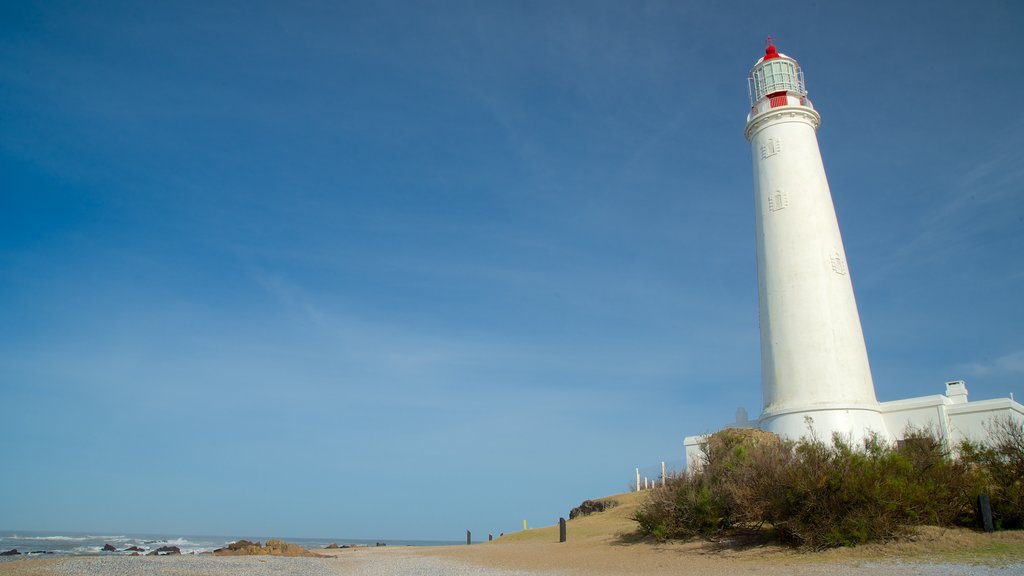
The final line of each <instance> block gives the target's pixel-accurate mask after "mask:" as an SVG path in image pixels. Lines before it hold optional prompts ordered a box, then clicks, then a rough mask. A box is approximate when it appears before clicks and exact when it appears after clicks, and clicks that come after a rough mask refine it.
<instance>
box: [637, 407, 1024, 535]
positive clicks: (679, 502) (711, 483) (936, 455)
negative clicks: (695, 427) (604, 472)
mask: <svg viewBox="0 0 1024 576" xmlns="http://www.w3.org/2000/svg"><path fill="white" fill-rule="evenodd" d="M1006 430H1007V431H1006V432H1005V434H1004V439H1003V441H1002V442H1001V443H998V444H997V445H996V447H992V448H985V447H980V446H975V445H969V446H967V447H965V448H964V449H963V452H964V453H965V454H969V455H970V458H961V459H956V458H954V457H952V455H951V454H950V453H949V451H948V450H947V449H946V445H945V443H944V442H943V441H942V440H941V439H939V438H938V437H937V435H936V434H934V433H932V432H930V431H925V430H917V431H908V432H907V434H906V435H905V438H904V440H902V441H901V442H900V443H898V444H897V445H890V444H888V443H886V442H883V441H880V440H879V439H877V438H869V439H868V440H867V441H866V442H865V443H864V445H863V446H853V445H852V444H851V443H850V442H849V441H848V440H846V439H844V438H842V437H839V436H836V437H834V438H833V439H832V442H831V443H825V442H822V441H820V440H815V439H803V440H800V441H789V440H781V439H779V438H778V437H777V436H775V435H773V434H769V433H766V432H762V431H759V430H736V429H732V430H724V431H722V432H719V433H717V434H713V435H712V436H711V437H710V438H709V439H708V441H707V443H706V444H705V445H704V446H702V461H701V462H700V463H698V466H696V470H695V471H693V472H691V473H689V474H686V475H683V476H681V477H680V478H678V479H675V480H673V481H670V482H669V483H668V484H667V485H666V486H665V487H664V488H657V489H655V490H653V491H651V494H650V497H649V499H648V500H647V501H646V502H645V504H644V505H642V506H641V508H640V509H639V510H638V511H637V512H636V514H635V515H634V519H635V520H636V521H637V522H638V524H639V526H640V531H641V533H643V534H647V535H650V536H653V537H655V538H657V539H659V540H665V539H671V538H692V537H697V536H699V537H705V538H716V537H719V536H723V535H727V534H729V533H731V532H732V531H734V530H735V529H743V530H762V531H767V532H768V533H769V534H771V535H772V536H774V537H775V538H776V539H778V540H780V541H783V542H789V543H792V544H795V545H798V546H802V547H808V548H826V547H833V546H854V545H857V544H862V543H865V542H873V541H886V540H891V539H893V538H896V537H898V536H901V535H904V534H906V533H907V532H908V531H910V530H912V529H913V528H912V527H913V526H917V525H924V524H927V525H937V526H949V525H952V524H956V523H971V522H972V521H973V510H974V507H973V502H974V498H975V496H976V495H977V493H978V492H979V491H980V490H981V489H982V488H983V487H986V486H987V487H989V490H990V493H991V494H992V501H993V507H994V508H995V507H996V505H997V503H998V506H999V510H1000V512H999V519H1000V521H1001V522H1002V524H1003V525H1004V526H1010V525H1012V524H1013V523H1014V522H1021V521H1022V520H1024V514H1022V513H1021V512H1022V508H1021V503H1022V502H1024V486H1022V480H1021V479H1022V478H1024V431H1022V430H1021V429H1020V427H1019V426H1018V427H1017V428H1012V429H1010V428H1007V429H1006ZM988 468H991V469H992V471H991V472H987V473H985V474H982V473H980V472H979V469H988ZM995 485H999V486H1002V488H1001V489H1000V490H996V489H995V488H994V486H995ZM1014 511H1015V512H1014Z"/></svg>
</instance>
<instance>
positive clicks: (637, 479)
mask: <svg viewBox="0 0 1024 576" xmlns="http://www.w3.org/2000/svg"><path fill="white" fill-rule="evenodd" d="M636 491H637V492H639V491H640V469H639V468H637V469H636Z"/></svg>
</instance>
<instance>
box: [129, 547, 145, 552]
mask: <svg viewBox="0 0 1024 576" xmlns="http://www.w3.org/2000/svg"><path fill="white" fill-rule="evenodd" d="M124 551H125V552H145V550H143V549H142V548H139V547H138V546H132V547H131V548H125V549H124Z"/></svg>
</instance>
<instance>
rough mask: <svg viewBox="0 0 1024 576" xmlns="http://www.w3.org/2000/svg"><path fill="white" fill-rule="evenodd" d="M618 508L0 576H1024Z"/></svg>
mask: <svg viewBox="0 0 1024 576" xmlns="http://www.w3.org/2000/svg"><path fill="white" fill-rule="evenodd" d="M611 498H612V499H615V500H617V501H619V503H620V504H619V505H618V506H616V507H615V508H612V509H610V510H608V511H606V512H602V513H599V514H594V515H591V516H586V517H581V518H577V519H575V520H571V521H569V522H568V525H567V526H568V529H567V532H568V539H567V541H566V542H564V543H559V542H558V527H557V526H549V527H545V528H537V529H531V530H527V531H523V532H517V533H514V534H508V535H505V536H504V537H502V538H499V539H497V540H495V541H494V542H486V543H481V544H475V545H472V546H438V547H399V546H391V547H380V548H375V547H371V548H344V549H330V550H315V552H316V553H317V554H320V555H321V557H317V558H283V557H267V556H236V557H216V556H211V555H196V556H193V555H183V556H160V557H152V556H139V557H127V556H110V557H72V558H62V559H39V558H25V559H14V560H5V561H3V562H0V575H16V576H78V575H98V576H142V575H154V576H242V575H256V576H258V575H264V574H266V575H271V574H281V575H296V576H297V575H309V576H319V575H335V574H343V575H351V576H384V575H398V576H401V575H417V576H462V575H479V576H553V575H562V576H577V575H597V576H605V575H607V576H612V575H632V574H644V575H650V576H668V575H688V574H692V575H701V576H717V575H722V576H725V575H745V574H750V575H753V574H758V575H768V576H790V575H795V576H818V575H820V576H844V575H854V574H856V575H864V574H869V575H874V574H877V575H895V576H902V575H906V576H910V575H925V576H968V575H971V576H975V575H978V576H997V575H998V576H1010V575H1018V574H1024V533H1022V532H1020V531H1008V532H997V533H994V534H983V533H979V532H975V531H972V530H966V529H939V528H925V529H924V530H922V531H921V532H920V533H919V535H918V536H917V537H916V538H913V539H909V540H906V541H901V542H896V543H890V544H879V545H869V546H861V547H857V548H842V549H834V550H828V551H824V552H813V553H811V552H801V551H797V550H793V549H791V548H786V547H782V546H776V545H760V546H740V545H737V544H736V543H732V542H686V543H668V544H658V543H654V542H649V541H637V540H635V538H634V537H633V536H632V534H633V532H634V530H635V524H634V523H633V522H632V520H630V519H629V517H630V515H631V514H632V511H633V510H635V507H636V505H637V502H638V500H639V498H640V496H639V495H637V494H620V495H617V496H613V497H611Z"/></svg>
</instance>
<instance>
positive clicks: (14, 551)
mask: <svg viewBox="0 0 1024 576" xmlns="http://www.w3.org/2000/svg"><path fill="white" fill-rule="evenodd" d="M0 556H21V552H18V551H17V550H16V549H14V548H12V549H10V550H8V551H7V552H0Z"/></svg>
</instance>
